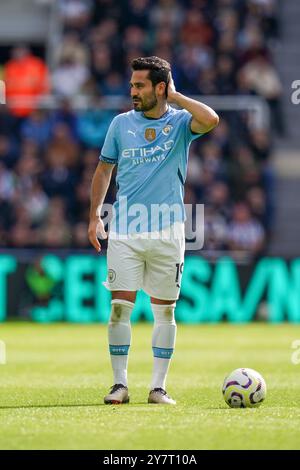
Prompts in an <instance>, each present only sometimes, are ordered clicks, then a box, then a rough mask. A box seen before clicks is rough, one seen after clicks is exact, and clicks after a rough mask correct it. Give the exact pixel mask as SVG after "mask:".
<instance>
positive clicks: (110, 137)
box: [99, 116, 119, 164]
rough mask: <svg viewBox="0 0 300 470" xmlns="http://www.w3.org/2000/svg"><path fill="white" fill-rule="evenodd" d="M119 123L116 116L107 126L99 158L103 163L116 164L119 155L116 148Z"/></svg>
mask: <svg viewBox="0 0 300 470" xmlns="http://www.w3.org/2000/svg"><path fill="white" fill-rule="evenodd" d="M118 139H119V125H118V116H116V117H115V118H114V119H113V120H112V121H111V123H110V126H109V128H108V131H107V134H106V137H105V140H104V144H103V147H102V149H101V154H100V157H99V160H101V161H102V162H105V163H111V164H117V163H118V157H119V150H118Z"/></svg>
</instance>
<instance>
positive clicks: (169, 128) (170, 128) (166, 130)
mask: <svg viewBox="0 0 300 470" xmlns="http://www.w3.org/2000/svg"><path fill="white" fill-rule="evenodd" d="M172 129H173V126H170V125H167V126H165V127H164V128H163V130H162V133H163V135H169V134H170V132H171V130H172Z"/></svg>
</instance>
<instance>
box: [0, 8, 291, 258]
mask: <svg viewBox="0 0 300 470" xmlns="http://www.w3.org/2000/svg"><path fill="white" fill-rule="evenodd" d="M59 7H60V8H59V12H60V15H61V18H62V21H63V37H62V40H61V42H60V43H59V44H58V46H57V48H56V51H55V57H54V66H53V67H51V70H49V68H48V67H47V64H46V63H45V62H44V60H43V59H41V58H38V57H35V56H34V55H33V53H32V52H31V51H30V49H28V48H26V47H24V46H19V47H15V48H13V49H12V56H11V59H10V61H8V62H7V63H5V64H3V76H4V80H5V81H6V85H7V98H8V99H10V100H13V99H14V98H18V95H27V98H28V99H27V101H26V103H22V106H21V105H20V104H16V103H15V104H11V105H10V107H9V108H7V107H6V106H0V246H1V247H19V248H21V247H49V248H62V247H63V248H71V247H77V248H85V247H88V246H89V242H88V238H87V224H88V216H89V193H90V184H91V179H92V175H93V173H94V170H95V167H96V165H97V162H98V156H99V153H100V150H101V146H102V144H103V141H104V138H105V134H106V131H107V128H108V126H109V123H110V121H111V119H112V118H113V117H114V116H115V114H117V113H118V112H122V111H125V110H127V109H128V108H127V109H125V108H123V109H119V110H118V111H116V110H114V111H112V110H108V109H105V108H103V107H102V98H103V97H107V96H114V95H122V96H128V94H129V85H128V81H129V79H130V75H131V70H130V61H131V59H133V58H135V57H139V56H145V55H157V56H160V57H163V58H165V59H167V60H168V61H169V62H170V63H171V64H172V69H173V76H174V80H175V83H176V87H177V89H178V90H179V91H181V92H182V93H185V94H188V95H207V94H213V95H228V94H230V95H245V94H248V95H249V94H251V95H260V96H262V97H264V98H265V99H266V100H267V102H268V103H269V105H270V109H271V117H272V125H271V129H272V132H273V133H274V132H277V133H282V132H283V130H284V129H283V128H284V126H283V123H282V118H281V112H280V96H281V84H280V80H279V78H278V74H277V71H276V69H275V67H274V64H273V61H272V53H271V49H272V44H273V43H274V42H276V41H278V40H279V39H280V27H279V26H280V22H279V18H278V16H279V15H278V11H277V2H276V0H189V1H183V0H182V1H180V0H156V1H151V0H126V1H125V0H124V1H118V2H117V1H115V0H59ZM270 46H271V47H270ZM20 71H22V72H20ZM43 93H53V94H55V95H56V96H57V99H58V103H59V105H58V106H57V108H56V109H54V110H49V109H48V110H47V109H34V106H33V104H32V102H33V101H34V100H35V99H36V98H37V97H39V96H40V95H42V94H43ZM80 93H83V94H89V95H93V96H95V99H94V106H93V107H91V108H90V109H86V110H82V111H78V110H77V111H75V110H74V109H73V108H72V106H71V104H70V103H71V101H72V98H73V97H74V96H76V95H78V94H80ZM204 101H205V98H204ZM12 103H13V102H12ZM217 111H218V110H217ZM220 114H221V117H222V119H221V122H220V125H219V126H218V128H216V129H215V130H214V131H213V132H212V133H210V134H209V135H207V136H205V137H203V138H201V139H198V140H197V141H196V142H195V143H193V144H192V146H191V151H190V160H189V169H188V177H187V183H186V191H185V201H186V202H187V203H195V202H200V203H204V204H205V247H204V248H205V250H206V253H208V254H209V253H210V254H211V255H212V256H214V253H216V252H219V251H223V250H225V251H228V250H229V251H231V252H232V251H236V250H237V251H240V250H242V251H245V252H247V253H248V254H250V255H252V256H254V257H255V256H257V255H259V254H261V253H262V252H263V251H264V250H265V249H266V246H267V243H268V240H269V236H270V232H271V228H272V221H273V203H272V185H273V176H272V171H271V169H270V165H269V157H270V153H271V150H272V135H271V133H269V132H268V130H266V129H252V128H251V127H250V126H249V122H248V119H247V114H246V113H242V112H235V111H230V112H224V113H220ZM114 191H115V190H114V186H113V185H111V187H110V190H109V194H108V201H113V199H114V196H115V192H114Z"/></svg>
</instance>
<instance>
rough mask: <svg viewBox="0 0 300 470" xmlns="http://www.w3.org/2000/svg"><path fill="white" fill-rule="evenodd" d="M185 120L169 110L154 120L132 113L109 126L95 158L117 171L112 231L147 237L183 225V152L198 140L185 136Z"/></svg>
mask: <svg viewBox="0 0 300 470" xmlns="http://www.w3.org/2000/svg"><path fill="white" fill-rule="evenodd" d="M191 119H192V115H191V114H190V113H189V112H188V111H186V110H178V109H175V108H172V107H171V106H169V108H168V110H167V112H166V113H165V114H164V115H163V116H161V117H160V118H159V119H151V118H147V117H145V116H144V114H143V113H142V112H138V111H135V110H132V111H129V112H127V113H122V114H119V115H118V116H116V117H115V118H114V119H113V120H112V122H111V124H110V127H109V130H108V132H107V135H106V138H105V142H104V145H103V147H102V151H101V155H100V160H102V161H103V162H106V163H111V164H116V165H118V169H117V176H116V183H117V189H118V192H117V200H116V202H115V203H114V216H113V220H112V222H111V230H112V231H114V232H117V233H136V232H153V231H156V230H162V229H163V228H166V227H167V226H170V225H172V224H173V223H174V222H183V221H184V220H185V210H184V202H183V198H184V187H183V186H184V182H185V179H186V172H187V162H188V152H189V146H190V144H191V142H192V141H193V140H194V139H196V138H197V137H199V136H200V135H202V134H195V133H193V132H192V131H191V128H190V123H191ZM170 208H171V210H170Z"/></svg>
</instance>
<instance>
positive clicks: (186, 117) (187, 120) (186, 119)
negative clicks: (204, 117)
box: [182, 109, 203, 143]
mask: <svg viewBox="0 0 300 470" xmlns="http://www.w3.org/2000/svg"><path fill="white" fill-rule="evenodd" d="M192 119H193V116H192V115H191V113H189V112H188V111H186V110H185V109H183V110H182V120H183V123H184V127H185V132H186V138H187V141H188V143H191V142H192V141H193V140H195V139H198V137H201V135H203V134H198V133H196V132H193V131H192V129H191V122H192Z"/></svg>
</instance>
